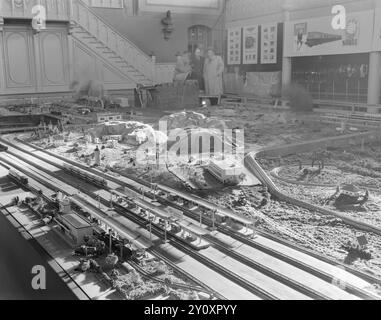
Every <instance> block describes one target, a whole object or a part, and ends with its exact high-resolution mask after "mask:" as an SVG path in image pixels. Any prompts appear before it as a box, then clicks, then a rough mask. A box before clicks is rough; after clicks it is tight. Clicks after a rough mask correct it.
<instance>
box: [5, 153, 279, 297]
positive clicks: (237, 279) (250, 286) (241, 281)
mask: <svg viewBox="0 0 381 320" xmlns="http://www.w3.org/2000/svg"><path fill="white" fill-rule="evenodd" d="M2 160H3V161H4V162H5V163H6V164H7V165H9V166H11V167H15V168H16V169H17V170H18V171H20V172H23V173H24V174H25V175H27V176H32V175H33V178H34V179H35V178H36V179H38V180H39V182H40V183H41V184H43V185H48V186H49V187H50V188H52V189H53V190H57V189H59V190H60V191H62V192H64V193H65V190H64V189H62V188H60V187H58V186H57V185H54V184H52V182H53V180H52V179H51V181H52V182H46V181H45V180H44V179H42V178H39V177H38V171H37V172H36V173H35V174H31V172H28V171H27V170H25V169H24V168H23V167H22V164H20V163H19V165H16V164H15V162H17V161H19V160H16V159H15V158H10V159H8V160H6V159H4V156H2ZM22 162H25V163H27V164H28V166H29V167H30V169H31V170H35V169H33V167H34V166H36V165H35V164H33V163H30V161H28V160H26V159H23V160H22ZM28 162H29V163H28ZM38 170H41V168H39V169H38ZM41 171H43V172H45V174H47V175H51V176H52V177H54V174H52V173H51V172H49V173H46V171H45V170H44V169H42V170H41ZM55 178H56V179H57V177H55ZM59 178H60V177H59ZM60 179H61V178H60ZM75 188H78V186H75ZM80 189H81V192H83V193H85V194H88V195H89V196H91V197H93V196H94V195H92V194H91V193H90V192H88V190H87V188H84V187H80ZM101 202H102V203H103V204H104V205H108V204H109V201H108V200H107V199H101ZM115 211H116V212H117V213H118V214H120V215H121V216H124V217H126V218H128V219H129V220H130V221H132V222H134V223H136V224H137V225H139V226H141V227H143V228H144V227H146V225H147V220H146V219H145V218H143V217H140V216H137V215H136V214H135V213H133V212H132V211H130V210H128V209H126V208H124V207H121V206H120V205H118V204H115ZM152 232H153V234H154V235H156V236H158V237H160V238H164V231H163V230H162V229H161V228H159V227H158V226H156V225H154V224H153V225H152ZM168 239H170V240H171V244H172V245H173V246H174V247H175V248H177V249H179V250H180V251H181V252H183V253H186V254H187V255H189V256H190V257H192V258H194V259H195V260H197V261H199V262H200V263H202V264H203V265H205V266H207V267H208V268H210V269H211V270H214V271H216V272H218V273H219V274H221V275H223V276H224V277H226V278H228V279H229V280H231V281H233V282H234V283H236V284H238V285H239V286H241V287H242V288H244V289H246V290H248V291H249V292H251V293H253V294H255V295H257V296H258V297H260V298H262V299H271V300H278V299H279V298H278V297H277V296H275V295H274V294H272V293H270V292H268V291H266V290H265V289H263V288H261V287H259V286H257V285H256V284H254V283H251V282H248V281H247V279H245V278H244V277H242V276H240V275H238V274H236V273H234V272H233V271H231V270H229V269H227V268H225V267H223V266H222V265H220V264H218V263H217V262H215V261H213V260H212V259H209V258H207V257H205V256H203V255H201V254H200V253H199V252H197V251H194V250H193V249H191V248H189V247H188V246H187V245H185V244H184V243H182V242H180V241H179V240H178V239H176V238H175V237H174V236H172V235H171V234H168ZM149 252H151V253H154V252H155V249H154V248H151V249H150V250H149Z"/></svg>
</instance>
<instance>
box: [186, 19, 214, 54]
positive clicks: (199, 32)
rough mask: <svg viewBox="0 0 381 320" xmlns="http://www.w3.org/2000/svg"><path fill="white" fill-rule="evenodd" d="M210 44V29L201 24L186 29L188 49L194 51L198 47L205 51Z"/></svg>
mask: <svg viewBox="0 0 381 320" xmlns="http://www.w3.org/2000/svg"><path fill="white" fill-rule="evenodd" d="M211 45H212V31H211V29H210V28H209V27H207V26H203V25H196V26H192V27H190V28H189V29H188V50H189V51H190V52H192V53H193V52H194V51H195V49H196V48H200V49H201V50H203V51H204V52H205V50H206V48H208V47H209V46H211Z"/></svg>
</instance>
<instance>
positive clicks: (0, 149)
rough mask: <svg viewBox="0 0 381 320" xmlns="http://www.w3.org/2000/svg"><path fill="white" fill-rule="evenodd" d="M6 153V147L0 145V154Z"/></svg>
mask: <svg viewBox="0 0 381 320" xmlns="http://www.w3.org/2000/svg"><path fill="white" fill-rule="evenodd" d="M5 151H8V147H7V146H5V145H3V144H1V143H0V152H5Z"/></svg>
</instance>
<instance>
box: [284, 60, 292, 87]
mask: <svg viewBox="0 0 381 320" xmlns="http://www.w3.org/2000/svg"><path fill="white" fill-rule="evenodd" d="M291 78H292V62H291V57H283V59H282V90H283V89H284V88H285V87H286V86H287V85H289V84H290V83H291Z"/></svg>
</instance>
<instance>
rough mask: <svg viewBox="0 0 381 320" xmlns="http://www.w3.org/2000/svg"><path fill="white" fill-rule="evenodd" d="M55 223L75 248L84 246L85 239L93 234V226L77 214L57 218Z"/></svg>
mask: <svg viewBox="0 0 381 320" xmlns="http://www.w3.org/2000/svg"><path fill="white" fill-rule="evenodd" d="M55 221H56V222H57V224H58V225H59V226H60V227H61V231H62V232H63V233H64V234H65V236H67V237H68V238H69V239H70V240H71V242H72V243H73V245H75V246H79V245H82V244H83V243H84V237H85V236H91V235H92V234H93V227H92V226H91V224H90V223H89V222H87V221H86V220H85V219H83V218H82V217H80V216H79V215H77V214H75V213H68V214H64V215H60V216H58V217H56V218H55Z"/></svg>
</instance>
